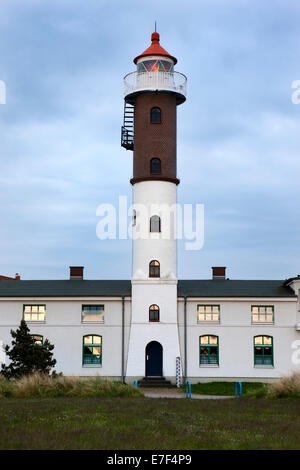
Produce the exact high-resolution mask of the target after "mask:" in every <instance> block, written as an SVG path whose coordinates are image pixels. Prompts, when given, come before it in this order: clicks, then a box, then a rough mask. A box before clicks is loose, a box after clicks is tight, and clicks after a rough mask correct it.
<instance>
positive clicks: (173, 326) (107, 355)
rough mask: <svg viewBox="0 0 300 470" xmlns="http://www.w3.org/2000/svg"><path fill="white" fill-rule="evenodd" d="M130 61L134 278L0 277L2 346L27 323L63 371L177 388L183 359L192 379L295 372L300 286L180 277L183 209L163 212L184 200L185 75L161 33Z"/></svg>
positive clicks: (127, 118)
mask: <svg viewBox="0 0 300 470" xmlns="http://www.w3.org/2000/svg"><path fill="white" fill-rule="evenodd" d="M134 63H135V64H136V71H134V72H132V73H130V74H128V75H126V76H125V78H124V85H125V93H124V122H123V126H122V135H121V144H122V146H123V147H124V148H126V149H127V150H130V151H133V177H132V179H131V181H130V182H131V184H132V189H133V207H134V210H133V221H132V231H133V244H132V279H131V281H129V280H128V281H126V280H124V281H109V280H107V281H105V280H99V281H96V280H95V281H90V280H85V279H84V276H83V267H71V268H70V278H69V279H68V280H61V281H23V280H21V279H20V276H16V277H15V278H11V279H10V278H8V277H4V276H2V277H0V344H1V343H2V344H9V343H10V341H11V337H10V330H11V329H16V328H17V327H18V325H19V323H20V320H21V318H24V319H25V320H26V322H27V324H28V325H29V327H30V331H31V334H32V337H33V342H35V343H36V344H38V345H42V344H43V341H44V339H45V338H48V339H49V341H50V342H51V343H53V344H54V346H55V349H54V356H55V358H56V360H57V367H56V369H57V371H59V372H63V373H64V374H65V375H76V376H90V375H100V376H103V377H109V378H112V379H118V380H123V381H126V382H128V383H132V382H133V381H134V380H139V379H141V378H143V377H165V378H167V379H169V380H171V381H172V382H175V380H176V364H178V362H179V363H180V366H181V367H180V371H181V376H182V378H183V379H185V380H186V379H189V380H190V381H192V382H198V381H199V380H202V381H203V380H236V379H245V378H246V379H247V380H264V381H268V380H275V379H277V378H279V377H281V376H282V375H284V374H288V373H290V372H292V371H293V370H300V354H299V355H298V352H297V351H298V349H300V346H299V345H300V333H299V332H300V306H299V289H300V278H298V277H295V278H293V279H289V280H270V281H263V280H262V281H247V280H244V281H243V280H231V279H227V278H226V272H225V268H224V267H214V268H213V275H212V278H211V279H209V280H178V279H177V245H176V237H175V231H176V226H177V221H176V211H175V210H172V211H165V210H164V207H165V206H167V207H168V208H174V207H175V206H176V202H177V186H178V184H179V183H180V181H179V179H178V176H177V164H176V159H177V156H176V109H177V106H178V105H181V104H183V103H184V101H185V100H186V77H185V76H184V75H183V74H181V73H179V72H176V71H174V66H175V65H176V63H177V59H176V58H175V57H173V56H171V55H170V54H169V53H168V52H167V51H166V50H165V49H163V48H162V47H161V45H160V40H159V34H158V33H157V32H156V31H155V32H154V33H153V34H152V37H151V46H150V47H149V48H148V49H146V51H144V52H143V53H142V54H141V55H139V56H138V57H136V58H135V59H134ZM298 343H299V345H298ZM1 355H2V356H1ZM298 356H299V357H298ZM6 360H7V358H6V357H5V355H4V353H3V352H2V349H1V351H0V361H1V362H5V361H6Z"/></svg>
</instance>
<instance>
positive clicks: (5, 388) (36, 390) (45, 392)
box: [0, 372, 143, 398]
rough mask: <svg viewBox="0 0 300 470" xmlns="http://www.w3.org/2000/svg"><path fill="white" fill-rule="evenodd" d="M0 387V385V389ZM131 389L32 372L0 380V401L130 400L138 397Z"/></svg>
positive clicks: (100, 381)
mask: <svg viewBox="0 0 300 470" xmlns="http://www.w3.org/2000/svg"><path fill="white" fill-rule="evenodd" d="M1 384H2V385H1ZM142 395H143V394H142V392H141V391H140V390H137V389H136V388H135V387H133V386H129V385H125V384H123V383H121V382H113V381H109V380H104V379H102V378H100V377H91V378H80V377H64V376H62V375H56V376H52V377H51V376H49V375H47V374H42V373H38V372H35V373H33V374H31V375H27V376H23V377H21V378H19V379H17V380H6V379H2V380H0V397H15V398H46V397H63V396H65V397H87V396H95V397H130V396H142Z"/></svg>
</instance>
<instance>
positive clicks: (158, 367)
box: [145, 341, 163, 377]
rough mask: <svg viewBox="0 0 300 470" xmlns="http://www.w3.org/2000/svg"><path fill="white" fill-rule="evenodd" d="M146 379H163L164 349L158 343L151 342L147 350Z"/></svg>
mask: <svg viewBox="0 0 300 470" xmlns="http://www.w3.org/2000/svg"><path fill="white" fill-rule="evenodd" d="M145 362H146V374H145V375H146V377H162V375H163V347H162V345H161V344H160V343H159V342H158V341H151V342H150V343H148V344H147V346H146V350H145Z"/></svg>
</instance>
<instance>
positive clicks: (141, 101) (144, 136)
mask: <svg viewBox="0 0 300 470" xmlns="http://www.w3.org/2000/svg"><path fill="white" fill-rule="evenodd" d="M154 107H157V108H160V110H161V122H160V123H151V122H150V112H151V109H152V108H154ZM176 108H177V103H176V97H175V96H174V95H171V94H167V93H144V94H141V95H139V96H137V97H136V100H135V109H134V136H135V138H134V155H133V178H132V179H131V181H130V182H131V184H134V183H137V182H140V181H148V180H160V181H170V182H172V183H175V184H178V183H179V180H178V179H177V174H176ZM152 158H159V159H160V161H161V172H160V173H159V174H151V172H150V162H151V159H152Z"/></svg>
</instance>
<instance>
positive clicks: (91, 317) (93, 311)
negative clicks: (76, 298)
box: [81, 305, 104, 323]
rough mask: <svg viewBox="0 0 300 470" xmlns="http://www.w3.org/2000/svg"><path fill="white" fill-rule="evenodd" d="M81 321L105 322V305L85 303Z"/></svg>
mask: <svg viewBox="0 0 300 470" xmlns="http://www.w3.org/2000/svg"><path fill="white" fill-rule="evenodd" d="M81 321H82V322H83V323H85V322H98V323H104V305H83V306H82V310H81Z"/></svg>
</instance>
